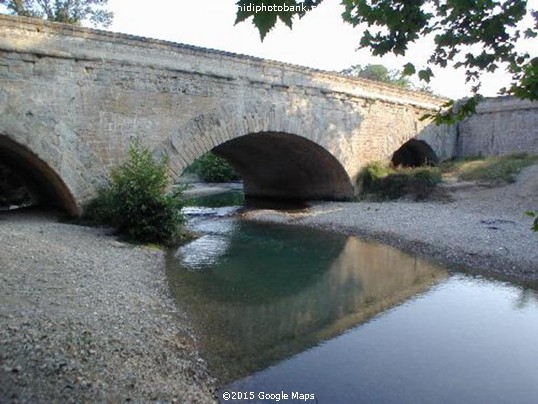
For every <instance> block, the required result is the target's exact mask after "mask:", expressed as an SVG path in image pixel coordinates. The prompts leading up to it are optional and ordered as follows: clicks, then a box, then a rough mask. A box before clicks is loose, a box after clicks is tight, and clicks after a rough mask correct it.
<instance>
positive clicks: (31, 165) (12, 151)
mask: <svg viewBox="0 0 538 404" xmlns="http://www.w3.org/2000/svg"><path fill="white" fill-rule="evenodd" d="M0 195H2V197H1V198H0V207H2V208H4V209H6V208H9V206H12V205H15V206H21V207H23V206H36V205H39V206H46V207H54V208H59V209H61V210H64V211H66V213H68V214H69V215H72V216H76V215H78V214H80V209H79V207H78V204H77V203H76V200H75V198H74V197H73V195H72V194H71V192H70V191H69V189H68V188H67V186H66V185H65V183H64V182H63V181H62V179H61V178H60V177H59V176H58V174H57V173H56V172H55V171H54V170H53V169H52V168H51V167H50V166H49V165H48V164H47V163H46V162H44V161H43V160H41V159H40V158H39V157H38V156H37V155H36V154H34V153H33V152H32V151H30V150H29V149H28V148H26V147H24V146H21V145H20V144H18V143H16V142H14V141H13V140H11V139H10V138H8V137H7V136H4V135H0Z"/></svg>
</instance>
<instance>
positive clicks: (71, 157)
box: [0, 99, 107, 216]
mask: <svg viewBox="0 0 538 404" xmlns="http://www.w3.org/2000/svg"><path fill="white" fill-rule="evenodd" d="M19 101H21V102H19ZM1 112H2V120H1V121H0V158H1V159H2V161H4V162H5V163H6V164H7V165H9V166H11V167H12V168H13V169H14V170H16V172H17V173H19V174H21V175H22V176H24V177H25V178H26V179H27V180H28V181H29V183H30V185H31V186H33V187H35V190H36V191H37V192H38V193H40V194H41V196H42V198H44V199H45V201H44V202H45V203H47V204H50V205H54V206H57V207H59V208H61V209H63V210H64V211H65V212H66V213H68V214H69V215H72V216H78V215H80V214H81V213H82V205H83V203H84V202H86V201H88V200H89V199H91V198H92V197H93V196H95V195H96V190H97V189H98V188H99V186H101V185H103V184H105V183H106V179H107V174H106V169H105V168H104V166H103V164H102V162H101V161H100V159H99V158H98V157H97V156H96V154H95V153H94V152H93V151H92V150H91V148H89V147H88V145H86V144H85V143H84V141H83V140H82V139H81V137H80V136H79V135H78V134H77V133H76V132H75V131H74V130H72V129H71V128H70V127H69V126H68V125H67V124H66V123H65V122H61V121H59V120H57V119H56V118H55V117H54V115H53V114H51V113H49V112H48V111H46V108H43V106H34V105H32V104H30V103H28V102H23V101H22V100H18V99H11V100H10V102H9V103H6V104H4V108H3V110H2V111H1Z"/></svg>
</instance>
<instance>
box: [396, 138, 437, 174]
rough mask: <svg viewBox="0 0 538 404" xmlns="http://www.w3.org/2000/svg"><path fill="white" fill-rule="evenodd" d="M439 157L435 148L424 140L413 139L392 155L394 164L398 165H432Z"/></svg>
mask: <svg viewBox="0 0 538 404" xmlns="http://www.w3.org/2000/svg"><path fill="white" fill-rule="evenodd" d="M438 161H439V159H438V158H437V156H436V155H435V152H434V151H433V149H432V148H431V147H430V146H429V145H428V144H427V143H426V142H424V141H423V140H417V139H411V140H409V141H407V142H405V143H404V144H403V145H402V146H401V147H400V148H399V149H398V150H396V151H395V152H394V154H393V155H392V159H391V163H392V165H394V166H396V167H398V166H401V167H420V166H432V165H436V164H437V163H438Z"/></svg>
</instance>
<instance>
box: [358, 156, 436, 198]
mask: <svg viewBox="0 0 538 404" xmlns="http://www.w3.org/2000/svg"><path fill="white" fill-rule="evenodd" d="M440 182H441V171H440V170H439V168H437V167H417V168H394V167H392V166H390V164H388V163H385V162H380V161H376V162H373V163H370V164H368V165H367V166H366V167H365V168H364V169H363V170H362V172H361V173H360V174H359V177H358V179H357V184H358V186H359V189H360V196H361V197H362V198H366V199H373V200H393V199H399V198H402V197H404V196H409V197H411V198H413V199H414V200H422V199H425V198H427V197H428V196H429V195H430V194H431V193H432V192H433V190H434V189H435V188H436V186H437V184H439V183H440Z"/></svg>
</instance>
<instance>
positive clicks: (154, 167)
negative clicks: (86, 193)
mask: <svg viewBox="0 0 538 404" xmlns="http://www.w3.org/2000/svg"><path fill="white" fill-rule="evenodd" d="M170 186H171V178H170V177H169V175H168V161H167V160H163V161H160V162H159V161H156V160H155V159H154V157H153V156H152V154H151V152H150V151H149V149H147V148H145V147H142V146H141V145H140V143H139V142H134V143H133V144H132V145H131V147H130V148H129V157H128V159H127V160H126V161H125V162H124V163H123V164H121V165H119V166H117V167H116V168H114V169H113V170H112V172H111V180H110V183H109V184H108V186H107V187H105V188H103V189H101V190H100V192H99V195H98V196H97V198H95V199H94V200H93V201H91V202H90V203H89V204H88V205H87V206H86V207H85V209H84V216H83V221H84V222H86V223H90V224H97V225H111V226H113V227H115V228H116V229H117V230H118V233H119V234H120V235H122V236H123V237H125V239H127V240H129V241H133V242H141V243H157V244H161V245H172V244H175V243H177V242H178V241H179V240H180V239H181V238H182V236H183V226H182V225H183V223H184V220H185V219H184V216H183V214H182V213H181V208H182V207H183V205H184V202H183V196H182V192H181V190H177V189H175V190H174V191H172V192H168V190H169V189H170Z"/></svg>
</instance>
